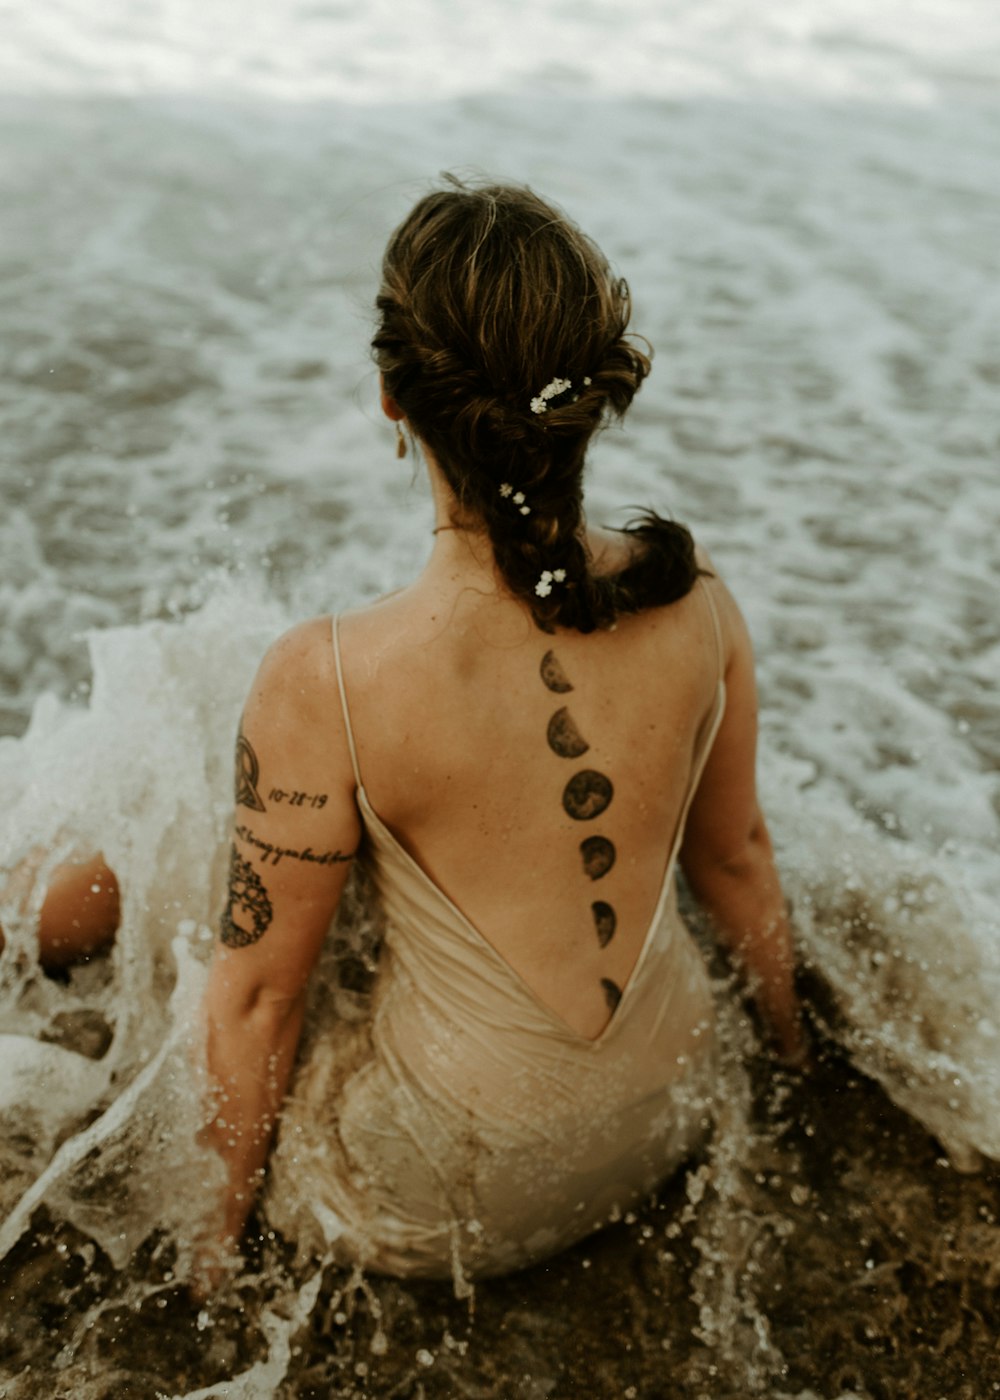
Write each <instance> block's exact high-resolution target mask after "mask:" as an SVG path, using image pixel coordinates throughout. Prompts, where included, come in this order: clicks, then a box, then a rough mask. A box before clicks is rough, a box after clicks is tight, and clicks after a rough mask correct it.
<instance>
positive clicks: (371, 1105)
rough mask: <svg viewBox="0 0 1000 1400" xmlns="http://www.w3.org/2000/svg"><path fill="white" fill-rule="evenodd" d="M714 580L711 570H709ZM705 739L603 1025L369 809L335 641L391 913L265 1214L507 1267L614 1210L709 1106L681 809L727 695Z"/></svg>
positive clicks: (291, 1131)
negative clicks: (682, 889) (545, 997)
mask: <svg viewBox="0 0 1000 1400" xmlns="http://www.w3.org/2000/svg"><path fill="white" fill-rule="evenodd" d="M699 583H700V581H699ZM701 586H702V590H703V594H704V597H705V598H706V599H707V600H708V605H709V609H710V611H711V614H712V623H713V626H714V628H715V631H716V642H717V646H716V653H717V656H718V680H717V685H716V692H715V699H714V703H713V705H712V707H711V709H710V710H709V713H708V714H707V715H706V717H705V719H704V720H703V722H702V724H701V727H700V731H699V733H698V735H697V739H696V742H695V745H694V756H693V761H692V764H691V768H690V772H689V775H688V778H687V786H686V792H685V795H684V800H683V804H682V807H681V817H680V821H679V823H678V826H677V830H676V833H675V835H674V839H673V843H672V845H671V846H670V848H669V849H665V850H664V853H663V861H664V864H663V879H662V884H661V887H660V892H659V898H658V899H657V902H656V907H655V910H654V912H653V916H652V918H651V920H650V922H649V926H648V929H647V930H646V934H645V938H644V940H643V942H642V944H641V947H640V951H639V954H638V958H637V960H636V963H635V965H634V967H633V970H632V973H631V976H630V977H629V979H628V981H627V982H626V983H625V985H624V986H623V988H622V989H621V990H622V994H621V1000H620V1002H619V1003H618V1005H617V1007H616V1009H615V1011H614V1014H613V1015H612V1016H611V1019H610V1020H609V1021H608V1023H607V1025H606V1027H605V1028H604V1030H603V1031H602V1032H601V1034H600V1035H598V1036H597V1037H596V1038H595V1039H588V1038H587V1037H585V1036H583V1035H581V1034H579V1033H578V1032H576V1031H575V1030H573V1029H572V1028H571V1027H570V1026H568V1025H567V1024H566V1023H565V1021H563V1020H562V1018H561V1017H560V1016H559V1015H557V1014H556V1012H554V1011H553V1010H551V1009H550V1008H549V1007H547V1006H546V1005H545V1003H544V1002H543V1001H541V1000H540V999H539V998H538V996H536V995H535V993H534V992H533V991H532V990H531V989H530V988H529V987H528V985H527V984H526V983H525V982H524V981H523V979H522V978H521V977H520V976H519V975H518V973H517V972H515V971H514V969H513V968H512V967H511V966H510V965H509V964H508V963H507V962H506V961H505V959H504V958H503V957H502V956H501V954H500V953H499V952H498V951H497V950H496V949H495V948H494V947H493V946H492V944H490V943H489V942H488V941H487V940H486V938H485V937H483V935H482V934H480V933H479V932H478V931H477V929H476V928H475V927H474V925H473V924H472V923H471V922H470V921H469V919H468V918H467V917H466V916H465V915H464V914H463V913H462V911H461V909H459V908H458V907H457V906H456V905H455V904H454V903H453V902H452V901H451V900H450V899H449V898H448V897H447V896H446V895H445V894H444V893H443V892H442V891H441V890H440V889H439V888H438V887H437V886H436V885H435V884H434V882H433V881H432V880H431V879H430V878H429V876H428V875H427V874H426V873H425V871H424V870H423V869H421V867H420V866H419V865H418V864H417V862H416V861H415V860H414V859H413V857H412V856H411V855H410V854H409V853H408V852H407V851H406V850H404V848H403V847H402V846H401V845H400V843H399V841H397V839H396V838H395V837H394V836H393V834H392V833H391V832H390V831H389V829H388V827H387V826H386V825H385V823H384V822H383V821H382V820H381V819H380V817H379V815H378V813H377V812H376V811H375V810H374V809H373V808H372V805H371V803H370V802H369V800H368V795H367V793H366V791H365V785H364V780H363V777H362V774H361V772H360V769H359V766H358V757H357V750H356V746H355V742H354V734H353V730H352V727H351V720H350V711H349V706H348V701H347V695H346V691H345V688H344V681H343V674H342V670H341V663H340V650H339V639H338V630H337V622H336V619H335V620H334V623H333V647H334V652H335V659H336V665H337V679H338V683H339V687H340V698H341V703H342V706H343V711H344V724H345V728H346V733H347V739H348V745H349V747H350V753H351V761H352V763H353V766H354V777H355V781H356V784H357V793H356V799H357V803H358V808H359V810H360V814H361V819H362V823H363V827H364V839H363V841H362V846H361V850H360V852H359V856H358V860H359V862H360V863H361V864H362V866H363V868H364V870H365V872H366V873H367V875H368V876H369V877H370V880H371V884H372V887H373V889H374V892H375V897H376V899H377V901H378V904H379V906H380V912H381V916H382V919H383V925H384V932H383V945H382V949H381V954H380V960H379V968H378V976H377V980H376V985H375V990H374V995H373V1002H372V1013H371V1016H370V1018H369V1019H368V1020H366V1021H365V1022H363V1023H361V1024H351V1023H347V1022H343V1021H341V1022H337V1023H335V1024H334V1025H332V1026H330V1027H329V1028H327V1029H326V1030H325V1031H324V1033H323V1034H322V1035H321V1036H319V1037H318V1038H315V1039H314V1040H313V1042H312V1043H311V1044H310V1046H309V1047H308V1049H307V1052H306V1054H305V1055H304V1056H303V1060H302V1063H301V1065H300V1067H299V1070H298V1072H297V1076H296V1078H295V1081H294V1083H293V1086H292V1091H291V1094H290V1096H289V1099H288V1100H287V1102H286V1106H285V1109H284V1111H283V1115H282V1121H281V1126H280V1133H279V1138H278V1142H277V1144H276V1147H275V1150H274V1152H273V1154H272V1159H271V1172H270V1184H269V1189H268V1193H267V1213H268V1217H269V1219H270V1220H271V1222H272V1223H273V1224H274V1225H276V1226H277V1227H278V1228H279V1229H281V1230H282V1231H283V1232H284V1233H286V1234H288V1235H290V1236H292V1237H293V1238H297V1239H298V1240H299V1241H300V1243H302V1244H306V1243H307V1242H311V1243H312V1244H313V1245H314V1246H315V1247H317V1248H319V1249H321V1250H323V1251H324V1252H326V1251H329V1252H331V1253H332V1254H333V1256H334V1257H335V1258H338V1259H341V1260H342V1261H343V1262H345V1263H346V1262H352V1263H359V1264H361V1265H362V1266H363V1267H366V1268H369V1269H372V1270H374V1271H376V1272H382V1273H391V1274H397V1275H408V1274H416V1275H422V1276H429V1277H446V1276H448V1275H452V1276H453V1277H454V1278H455V1279H456V1282H457V1281H458V1280H459V1279H462V1278H465V1277H475V1276H485V1275H489V1274H498V1273H506V1272H509V1271H512V1270H514V1269H517V1268H521V1267H524V1266H526V1265H529V1264H531V1263H533V1262H535V1261H537V1260H539V1259H541V1258H543V1257H545V1256H546V1255H549V1254H552V1253H554V1252H556V1251H557V1250H560V1249H562V1248H564V1247H566V1246H567V1245H569V1244H572V1243H573V1242H574V1241H576V1240H577V1239H579V1238H581V1237H582V1236H584V1235H586V1234H588V1233H589V1232H590V1231H592V1230H593V1229H595V1228H597V1227H599V1226H601V1225H603V1224H605V1223H607V1222H608V1221H609V1220H612V1219H615V1218H617V1217H618V1216H619V1215H620V1213H622V1212H623V1211H625V1210H626V1209H628V1207H629V1206H630V1205H632V1204H634V1203H635V1202H637V1201H638V1200H640V1199H641V1198H642V1197H644V1196H645V1195H647V1194H648V1193H649V1192H650V1191H651V1190H652V1189H653V1188H654V1187H655V1186H656V1185H657V1184H658V1183H659V1182H661V1181H662V1180H664V1178H665V1177H667V1176H668V1175H669V1174H670V1173H671V1172H672V1171H673V1170H674V1169H675V1168H676V1167H677V1166H678V1165H679V1164H680V1162H681V1161H682V1160H683V1159H684V1158H685V1157H686V1156H688V1155H689V1154H690V1153H691V1151H692V1150H693V1149H694V1148H695V1147H696V1146H697V1145H698V1143H699V1141H700V1140H701V1139H702V1138H703V1137H704V1136H705V1132H706V1129H707V1127H708V1126H709V1123H710V1120H711V1093H712V1085H713V1080H714V1056H715V1038H714V1017H713V1009H712V1000H711V993H710V988H709V980H708V976H707V973H706V971H705V967H704V964H703V961H702V958H701V955H700V953H699V952H698V950H697V948H696V947H695V945H694V943H693V942H692V939H691V936H690V934H689V932H688V930H687V928H686V926H685V924H684V922H683V920H682V919H681V917H680V915H679V913H678V909H677V891H676V881H675V865H676V860H677V853H678V851H679V849H680V846H681V842H682V840H683V836H684V827H685V821H686V817H687V812H688V809H689V806H690V803H691V800H692V798H693V796H694V793H695V789H696V788H697V785H698V780H699V778H700V776H701V772H702V769H703V767H704V764H705V760H706V758H707V756H708V753H709V751H710V749H711V746H712V742H713V740H714V738H715V734H716V732H717V730H718V727H719V723H720V721H721V719H722V714H723V710H724V707H725V684H724V681H723V677H722V661H721V647H720V646H719V645H718V635H719V634H718V621H717V618H716V615H715V609H714V603H713V600H712V598H711V594H710V592H709V590H708V589H707V588H704V586H703V585H701Z"/></svg>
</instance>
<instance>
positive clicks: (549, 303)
mask: <svg viewBox="0 0 1000 1400" xmlns="http://www.w3.org/2000/svg"><path fill="white" fill-rule="evenodd" d="M376 309H377V312H378V327H377V330H376V333H375V336H374V337H373V340H372V347H373V350H374V353H375V359H376V362H377V364H378V366H379V368H380V369H381V371H382V375H383V380H384V383H385V387H386V390H387V391H388V393H389V394H390V395H391V396H392V397H393V399H394V400H395V401H396V403H397V404H398V405H399V407H400V408H401V409H402V411H403V412H404V413H405V415H406V417H407V419H408V420H409V422H410V424H411V426H412V428H413V430H414V432H415V433H416V434H417V436H418V437H419V438H420V439H421V441H422V442H424V443H425V444H426V446H427V448H428V450H429V451H430V452H431V453H432V455H433V457H434V460H435V461H436V463H437V464H438V466H439V467H440V469H441V471H442V472H443V473H444V476H445V478H446V480H447V482H448V484H449V486H450V487H451V489H452V491H453V492H454V494H455V497H456V500H457V501H458V504H459V507H460V509H461V510H462V512H463V513H467V514H471V515H472V516H473V517H474V518H475V519H478V520H480V521H481V522H482V524H483V526H484V528H485V529H486V531H487V533H488V535H489V539H490V543H491V545H492V548H493V553H494V558H495V561H496V566H497V569H498V570H499V573H500V575H501V577H502V578H503V580H504V583H505V584H506V586H507V587H508V589H509V590H510V591H511V592H512V593H513V594H514V595H515V596H516V597H518V598H520V599H522V601H524V602H525V603H526V604H527V605H528V607H529V608H530V609H531V612H532V615H533V617H534V619H535V621H536V623H537V624H538V626H539V627H542V628H543V629H545V630H552V629H553V628H554V627H556V626H563V627H572V628H575V629H577V630H578V631H581V632H589V631H592V630H593V629H594V628H596V627H608V626H611V625H612V624H613V623H614V621H615V618H616V617H617V616H618V615H619V614H620V613H623V612H636V611H639V610H641V609H642V608H646V607H653V606H656V605H658V604H662V603H667V602H671V601H673V600H674V599H675V598H679V597H682V596H683V595H684V594H685V593H687V592H688V591H689V590H690V588H691V587H692V585H693V583H694V580H695V578H696V577H697V574H698V568H697V565H696V563H695V559H694V545H693V542H692V540H691V536H690V534H689V533H688V532H687V530H685V529H684V527H683V526H681V525H677V524H675V523H673V522H672V521H668V520H662V519H661V518H660V517H659V516H657V515H655V514H654V513H653V512H647V513H645V514H644V515H643V516H642V517H641V518H640V519H639V520H637V521H635V522H633V523H631V524H630V525H628V526H626V533H627V534H629V535H630V536H631V537H632V539H633V540H634V546H633V548H632V551H631V558H630V561H629V563H628V564H627V565H626V566H625V568H624V569H623V570H621V571H620V572H619V573H617V574H614V575H595V574H594V572H593V570H592V568H591V560H590V557H589V553H588V550H587V547H586V544H585V540H584V535H583V529H582V526H583V495H582V475H583V465H584V458H585V455H586V450H587V446H588V444H589V442H590V439H591V438H592V436H593V434H594V432H595V431H596V430H597V429H598V428H599V427H600V426H601V425H602V423H604V422H606V421H607V420H609V419H611V418H618V417H621V416H622V414H624V412H625V411H626V409H627V408H628V406H629V404H630V403H631V402H632V399H633V397H634V396H635V393H636V391H637V390H638V388H639V386H640V385H641V384H642V381H643V379H644V378H645V377H646V375H647V374H648V372H649V359H648V357H647V355H646V354H644V353H643V351H642V350H640V349H639V348H638V346H637V345H635V344H633V343H632V342H631V341H630V340H629V339H627V337H626V329H627V326H628V320H629V309H630V303H629V293H628V287H627V286H626V284H625V283H624V282H623V281H621V280H618V279H616V278H614V277H612V276H611V274H610V271H609V268H608V265H607V263H606V261H605V259H604V257H603V255H602V254H601V253H600V251H599V250H598V249H597V247H596V246H595V245H594V244H593V243H592V242H591V241H590V240H589V239H587V238H586V237H585V236H584V235H583V234H582V233H581V232H580V231H579V230H578V229H576V228H575V227H574V226H573V225H572V224H571V223H569V221H568V220H566V219H565V218H563V217H562V216H561V215H560V214H559V213H558V212H557V211H556V210H554V209H553V208H552V207H551V206H550V205H548V204H546V203H545V202H544V201H542V200H541V199H539V198H538V196H537V195H535V194H533V193H532V192H531V191H530V190H527V189H520V188H513V187H506V186H484V187H478V188H469V187H466V186H463V185H460V184H458V183H457V182H452V186H451V187H450V188H448V189H445V190H440V191H437V192H435V193H433V194H430V195H427V196H426V197H425V198H424V199H422V200H421V201H420V202H419V203H418V204H417V206H416V208H415V209H414V210H413V212H412V213H411V214H410V216H409V218H407V219H406V220H405V221H404V222H403V224H401V225H400V227H399V228H398V229H397V230H396V232H395V233H394V234H393V236H392V238H391V239H390V242H389V246H388V248H387V249H386V254H385V259H384V262H383V279H382V287H381V290H380V292H379V295H378V297H377V299H376ZM563 381H566V382H567V384H568V387H567V388H565V389H562V390H556V389H555V385H556V384H557V383H562V382H563ZM543 386H544V387H543ZM501 488H504V489H503V491H501ZM507 488H509V490H508V489H507ZM517 498H521V499H517ZM557 571H558V572H559V574H561V575H564V577H561V578H560V579H559V581H558V586H556V587H552V586H551V584H549V583H547V582H546V579H552V578H553V577H554V576H555V575H556V572H557Z"/></svg>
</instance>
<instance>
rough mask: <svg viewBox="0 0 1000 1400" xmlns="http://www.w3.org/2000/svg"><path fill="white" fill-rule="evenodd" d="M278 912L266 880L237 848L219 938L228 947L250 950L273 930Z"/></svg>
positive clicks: (232, 855) (230, 866)
mask: <svg viewBox="0 0 1000 1400" xmlns="http://www.w3.org/2000/svg"><path fill="white" fill-rule="evenodd" d="M273 918H274V909H273V908H272V906H271V900H270V897H269V896H268V893H267V890H266V888H265V886H264V881H263V880H262V879H261V878H260V876H259V875H258V874H257V872H256V870H254V868H253V866H252V865H251V864H250V862H249V861H248V860H244V859H243V857H242V856H241V855H240V853H239V851H238V850H237V849H236V847H235V846H234V847H233V848H232V851H231V853H230V856H229V892H228V895H227V898H226V907H225V909H224V910H223V911H222V920H221V923H220V926H219V937H220V938H221V939H222V941H223V943H224V944H225V945H226V947H227V948H247V947H249V946H250V944H251V943H257V942H259V940H260V939H261V938H263V937H264V934H265V933H266V932H267V930H268V928H269V927H270V924H271V920H272V919H273Z"/></svg>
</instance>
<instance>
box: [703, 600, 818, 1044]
mask: <svg viewBox="0 0 1000 1400" xmlns="http://www.w3.org/2000/svg"><path fill="white" fill-rule="evenodd" d="M707 586H708V587H709V588H711V589H712V594H713V597H714V599H715V602H716V606H717V609H718V612H719V620H720V624H721V628H722V636H723V644H724V649H725V653H726V662H725V677H726V711H725V714H724V716H723V719H722V723H721V725H720V726H719V732H718V734H717V735H716V739H715V743H714V744H713V746H712V751H711V753H710V754H709V757H708V761H707V763H706V764H705V769H704V772H703V773H702V777H701V781H700V782H699V784H698V789H697V792H696V793H695V797H694V801H693V802H692V804H691V809H690V812H689V813H688V820H687V826H686V828H685V833H684V842H683V845H682V847H681V853H680V862H681V867H682V869H683V871H684V874H685V876H686V878H687V881H688V884H689V885H690V887H691V890H692V892H693V893H694V895H695V896H696V898H697V899H698V901H699V903H700V904H701V905H702V906H703V907H704V908H705V910H706V911H707V912H708V914H709V915H710V916H711V918H712V920H713V922H714V924H715V926H716V928H717V929H718V931H719V934H720V936H721V938H722V940H723V942H724V943H725V944H726V946H727V947H728V948H729V949H730V951H731V952H732V953H733V954H734V956H735V958H736V960H737V961H738V962H739V964H740V965H741V966H742V968H743V970H744V971H745V973H746V975H747V978H748V980H749V982H750V987H751V992H752V995H753V997H754V1000H755V1002H756V1004H757V1007H758V1009H759V1010H760V1013H761V1015H762V1017H763V1018H764V1021H765V1023H766V1025H767V1028H768V1030H769V1031H770V1033H771V1035H772V1036H773V1038H774V1040H775V1042H776V1045H777V1048H778V1051H779V1054H781V1056H782V1057H783V1058H785V1059H787V1060H790V1061H800V1060H801V1059H802V1058H803V1057H804V1055H805V1048H806V1046H805V1036H804V1033H803V1029H802V1021H801V1015H800V1011H799V1003H798V998H797V996H796V993H795V987H794V982H793V971H794V964H795V957H794V951H793V947H792V936H791V929H790V927H789V923H788V912H787V909H786V907H785V900H784V896H783V894H782V891H781V882H780V880H779V878H778V872H777V869H776V868H775V864H774V852H773V850H772V847H771V840H770V837H769V835H768V831H767V824H766V822H765V821H764V814H763V813H762V812H761V809H760V805H759V803H758V800H757V779H756V763H757V686H756V682H755V679H754V665H753V650H752V647H751V644H750V636H749V633H748V632H747V627H746V623H745V622H744V620H743V616H742V614H741V613H740V610H739V608H738V607H737V605H736V602H735V600H734V599H733V597H732V595H731V594H730V592H729V590H728V589H727V588H726V587H725V585H724V584H723V583H722V582H721V580H720V579H718V578H717V577H716V578H714V579H712V580H710V581H708V584H707Z"/></svg>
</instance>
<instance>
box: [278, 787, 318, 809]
mask: <svg viewBox="0 0 1000 1400" xmlns="http://www.w3.org/2000/svg"><path fill="white" fill-rule="evenodd" d="M267 795H268V798H269V799H270V801H271V802H287V803H288V805H289V807H313V808H315V809H316V811H319V810H320V808H322V807H325V806H326V804H327V795H326V793H325V792H316V793H312V792H285V790H284V788H272V789H271V791H270V792H269V793H268V794H267Z"/></svg>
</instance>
